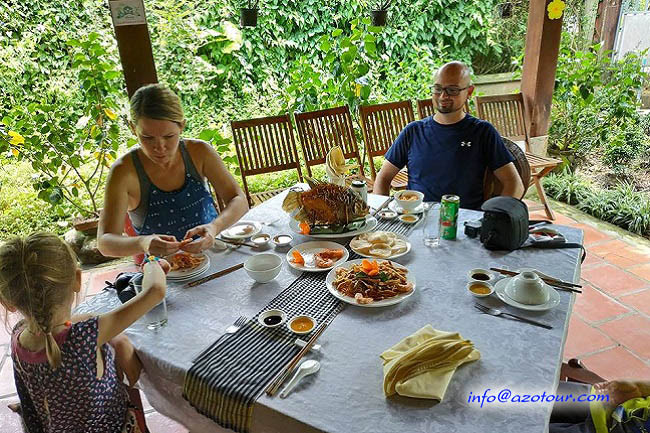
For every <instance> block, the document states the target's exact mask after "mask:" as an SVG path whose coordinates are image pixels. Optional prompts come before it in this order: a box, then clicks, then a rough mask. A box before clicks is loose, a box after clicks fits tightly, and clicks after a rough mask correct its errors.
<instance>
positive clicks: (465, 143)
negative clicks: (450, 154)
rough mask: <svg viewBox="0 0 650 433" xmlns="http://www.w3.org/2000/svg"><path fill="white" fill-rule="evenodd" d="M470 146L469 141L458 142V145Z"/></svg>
mask: <svg viewBox="0 0 650 433" xmlns="http://www.w3.org/2000/svg"><path fill="white" fill-rule="evenodd" d="M465 146H467V147H472V142H471V141H461V142H460V147H465Z"/></svg>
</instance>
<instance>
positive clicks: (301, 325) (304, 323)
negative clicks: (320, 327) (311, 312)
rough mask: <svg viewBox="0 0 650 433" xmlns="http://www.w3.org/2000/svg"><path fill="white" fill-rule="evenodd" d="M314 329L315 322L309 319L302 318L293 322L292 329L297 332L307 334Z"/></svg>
mask: <svg viewBox="0 0 650 433" xmlns="http://www.w3.org/2000/svg"><path fill="white" fill-rule="evenodd" d="M313 327H314V322H313V321H312V320H311V319H310V318H308V317H300V318H298V319H296V320H294V321H293V322H291V329H293V330H294V331H297V332H307V331H309V330H311V328H313Z"/></svg>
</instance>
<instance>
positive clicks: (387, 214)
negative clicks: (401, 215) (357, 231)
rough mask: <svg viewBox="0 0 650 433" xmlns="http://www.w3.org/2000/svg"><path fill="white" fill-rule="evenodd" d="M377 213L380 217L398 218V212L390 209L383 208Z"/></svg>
mask: <svg viewBox="0 0 650 433" xmlns="http://www.w3.org/2000/svg"><path fill="white" fill-rule="evenodd" d="M377 215H379V218H381V219H383V220H387V221H390V220H394V219H395V218H397V212H395V211H392V210H389V209H384V210H381V211H379V213H378V214H377Z"/></svg>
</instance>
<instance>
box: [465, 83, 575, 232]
mask: <svg viewBox="0 0 650 433" xmlns="http://www.w3.org/2000/svg"><path fill="white" fill-rule="evenodd" d="M476 109H477V111H478V117H480V118H481V119H485V120H487V121H488V122H490V123H492V125H494V127H495V128H496V129H497V131H499V133H500V134H501V135H502V136H504V137H508V138H510V139H511V140H513V141H515V142H517V141H519V142H523V143H524V149H525V151H526V159H528V162H529V164H530V171H531V177H532V182H533V184H534V185H535V188H537V195H538V196H539V200H540V201H541V202H542V204H541V205H540V206H531V207H530V210H531V211H534V210H537V209H540V208H541V209H544V210H545V212H546V216H548V218H549V219H551V220H554V219H555V214H554V213H553V210H552V209H551V207H550V205H549V204H548V200H547V198H546V192H545V191H544V187H543V186H542V182H541V179H542V178H543V177H544V176H546V175H547V174H548V173H549V172H550V171H551V170H553V169H554V168H555V167H556V166H557V165H558V164H560V163H561V162H562V161H560V160H557V159H554V158H549V157H545V156H541V155H535V154H533V153H532V152H531V151H530V143H529V140H528V139H529V137H528V130H527V129H526V123H525V117H524V99H523V96H522V94H521V93H515V94H510V95H494V96H477V97H476Z"/></svg>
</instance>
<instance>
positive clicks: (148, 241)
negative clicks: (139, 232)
mask: <svg viewBox="0 0 650 433" xmlns="http://www.w3.org/2000/svg"><path fill="white" fill-rule="evenodd" d="M142 239H143V240H142V251H144V252H145V254H153V255H154V256H159V257H162V256H168V255H170V254H174V253H175V252H177V251H178V250H179V249H180V248H181V242H178V241H177V240H176V237H175V236H170V235H149V236H144V237H143V238H142Z"/></svg>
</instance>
